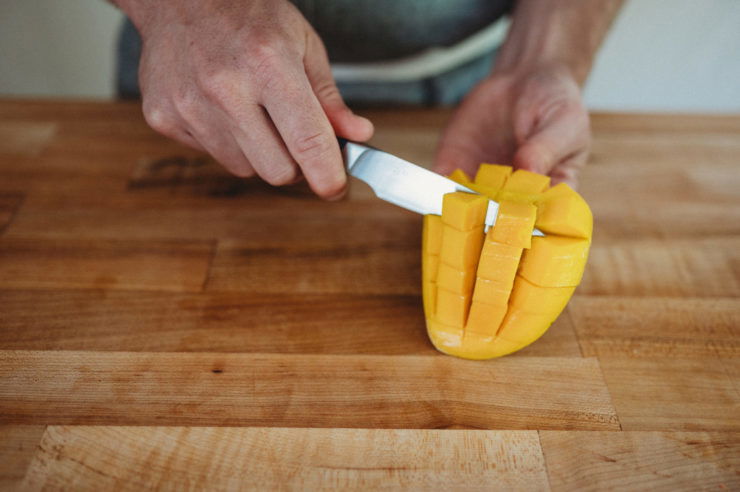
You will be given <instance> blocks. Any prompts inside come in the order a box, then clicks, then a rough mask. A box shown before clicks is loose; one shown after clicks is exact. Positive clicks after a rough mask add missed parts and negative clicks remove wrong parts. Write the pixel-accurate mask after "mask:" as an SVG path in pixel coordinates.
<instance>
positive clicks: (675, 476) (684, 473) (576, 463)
mask: <svg viewBox="0 0 740 492" xmlns="http://www.w3.org/2000/svg"><path fill="white" fill-rule="evenodd" d="M540 441H541V443H542V450H543V452H544V454H545V459H546V460H547V473H548V477H549V481H550V485H551V486H552V490H555V491H557V490H607V489H608V490H671V491H673V490H736V489H738V488H740V473H738V471H739V470H740V434H738V433H725V432H722V433H719V432H714V433H707V432H564V431H541V432H540Z"/></svg>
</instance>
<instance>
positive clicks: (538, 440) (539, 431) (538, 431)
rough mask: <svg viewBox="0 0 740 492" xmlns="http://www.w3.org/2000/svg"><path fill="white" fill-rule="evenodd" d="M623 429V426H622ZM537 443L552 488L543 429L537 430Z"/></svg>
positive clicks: (550, 488) (549, 487) (548, 484)
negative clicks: (543, 445)
mask: <svg viewBox="0 0 740 492" xmlns="http://www.w3.org/2000/svg"><path fill="white" fill-rule="evenodd" d="M620 429H621V426H620ZM537 443H538V444H539V447H540V453H542V462H543V463H544V465H545V473H546V474H547V487H548V489H549V490H552V481H551V480H550V465H549V464H548V463H547V456H545V448H543V447H542V431H541V430H537Z"/></svg>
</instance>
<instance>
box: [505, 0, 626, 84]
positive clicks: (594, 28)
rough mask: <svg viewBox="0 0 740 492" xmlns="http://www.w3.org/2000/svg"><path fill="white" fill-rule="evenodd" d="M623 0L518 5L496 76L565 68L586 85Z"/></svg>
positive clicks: (522, 0)
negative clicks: (550, 67) (540, 69)
mask: <svg viewBox="0 0 740 492" xmlns="http://www.w3.org/2000/svg"><path fill="white" fill-rule="evenodd" d="M622 1H623V0H519V1H518V2H517V5H516V7H515V9H514V14H513V21H512V25H511V29H510V31H509V34H508V36H507V39H506V42H505V43H504V45H503V46H502V48H501V52H500V54H499V56H498V59H497V61H496V66H495V69H494V72H495V73H496V72H499V73H500V72H515V71H519V70H527V69H531V68H535V67H541V66H546V65H557V66H564V67H566V68H567V69H568V70H570V71H571V73H572V75H573V77H574V78H575V80H577V81H578V83H579V84H581V85H583V83H584V82H585V80H586V77H587V76H588V73H589V71H590V70H591V65H592V64H593V60H594V55H595V54H596V51H597V50H598V48H599V45H600V44H601V42H602V40H603V38H604V36H605V34H606V32H607V31H608V29H609V26H610V25H611V23H612V21H613V20H614V18H615V16H616V14H617V12H618V11H619V8H620V6H621V5H622Z"/></svg>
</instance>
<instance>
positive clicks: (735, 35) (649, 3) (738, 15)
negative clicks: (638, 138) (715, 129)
mask: <svg viewBox="0 0 740 492" xmlns="http://www.w3.org/2000/svg"><path fill="white" fill-rule="evenodd" d="M586 101H587V102H588V104H589V106H590V107H592V108H598V109H613V110H624V111H629V110H639V111H708V112H738V111H740V1H739V0H631V1H630V2H628V3H627V4H626V5H625V6H624V7H623V9H622V11H621V13H620V15H619V17H618V18H617V21H616V22H615V24H614V26H613V28H612V30H611V32H610V33H609V35H608V37H607V39H606V40H605V42H604V44H603V45H602V49H601V52H600V53H599V57H598V59H597V62H596V66H595V69H594V71H593V72H592V73H591V77H590V79H589V81H588V84H587V86H586Z"/></svg>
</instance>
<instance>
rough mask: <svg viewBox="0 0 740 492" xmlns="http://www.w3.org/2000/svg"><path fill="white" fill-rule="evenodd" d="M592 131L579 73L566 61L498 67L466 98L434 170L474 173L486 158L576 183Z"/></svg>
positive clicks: (490, 161)
mask: <svg viewBox="0 0 740 492" xmlns="http://www.w3.org/2000/svg"><path fill="white" fill-rule="evenodd" d="M590 143H591V131H590V126H589V118H588V112H587V110H586V107H585V106H584V103H583V100H582V98H581V91H580V88H579V85H578V83H577V82H576V79H575V77H574V76H573V75H572V73H571V72H570V71H569V70H568V69H567V68H565V67H564V66H559V65H551V66H544V67H539V68H536V69H534V70H528V71H525V72H499V73H497V72H495V71H494V73H493V74H492V75H491V76H490V77H488V78H487V79H486V80H484V81H483V82H481V83H480V84H479V85H478V86H477V87H476V88H475V89H473V91H471V93H470V94H468V96H467V97H466V98H465V100H464V101H463V102H462V104H461V105H460V107H459V108H458V110H457V112H456V113H455V115H454V116H453V118H452V120H451V121H450V123H449V124H448V126H447V128H446V130H445V132H444V134H443V136H442V139H441V141H440V144H439V147H438V149H437V158H436V164H435V171H437V172H438V173H440V174H449V173H450V172H452V171H453V170H455V169H458V168H459V169H462V170H463V171H465V172H466V173H467V174H468V175H469V176H471V178H472V177H474V176H475V172H476V170H477V169H478V166H479V165H480V164H481V163H483V162H488V163H494V164H508V165H511V166H513V167H514V169H526V170H529V171H533V172H537V173H540V174H545V175H549V176H551V177H552V183H553V184H557V183H560V182H565V183H568V184H569V185H570V186H572V187H574V188H575V187H576V186H577V183H578V173H579V171H580V170H581V169H582V168H583V166H584V165H585V163H586V160H587V158H588V152H589V147H590Z"/></svg>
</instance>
